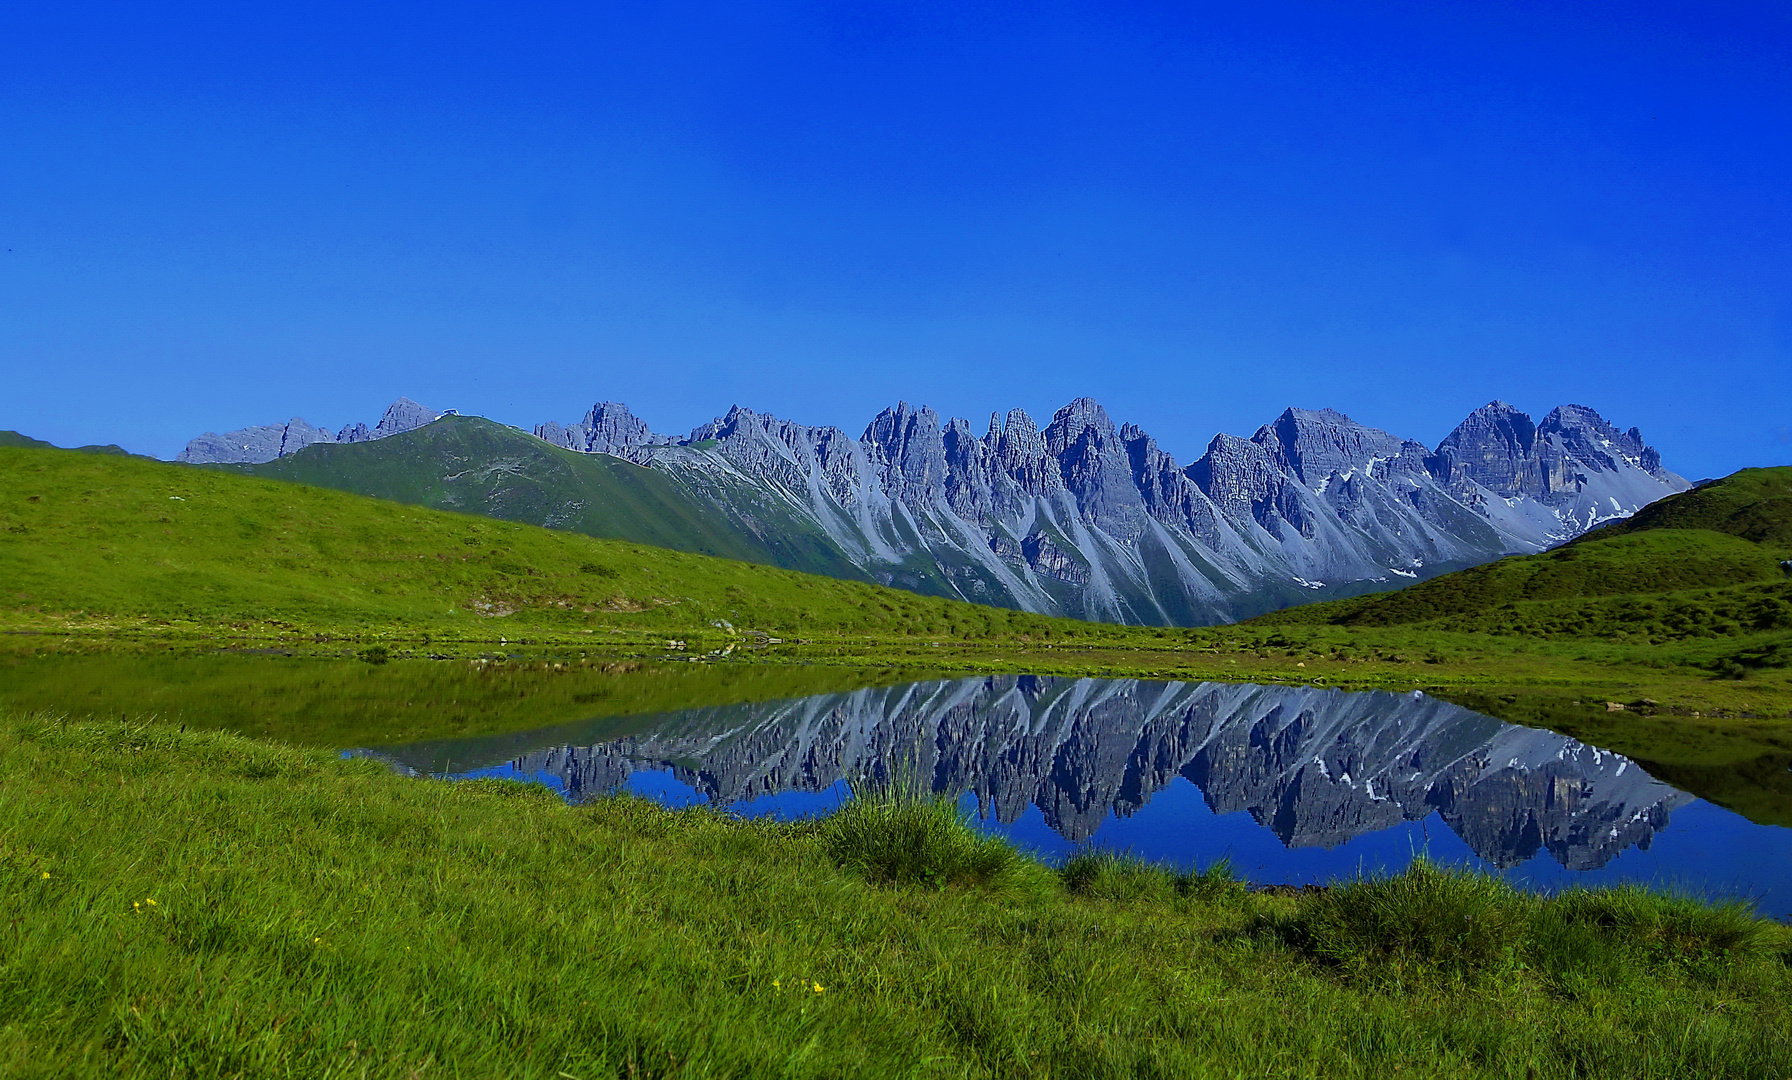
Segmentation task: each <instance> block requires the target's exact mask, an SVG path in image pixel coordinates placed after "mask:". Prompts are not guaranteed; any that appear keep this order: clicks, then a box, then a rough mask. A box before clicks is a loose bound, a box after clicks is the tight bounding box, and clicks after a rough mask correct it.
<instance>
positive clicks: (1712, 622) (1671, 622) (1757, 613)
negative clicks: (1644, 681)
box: [1257, 468, 1792, 643]
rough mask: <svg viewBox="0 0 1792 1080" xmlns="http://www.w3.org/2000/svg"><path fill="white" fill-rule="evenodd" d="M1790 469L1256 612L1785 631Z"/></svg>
mask: <svg viewBox="0 0 1792 1080" xmlns="http://www.w3.org/2000/svg"><path fill="white" fill-rule="evenodd" d="M1788 556H1792V468H1775V469H1748V470H1744V471H1743V472H1740V473H1737V474H1736V475H1734V476H1731V477H1728V478H1726V479H1724V480H1720V481H1717V482H1715V483H1712V484H1708V485H1706V486H1704V487H1701V488H1698V489H1695V490H1693V491H1689V492H1684V493H1682V494H1679V495H1675V496H1671V497H1669V498H1667V499H1663V500H1662V501H1661V502H1658V503H1655V504H1653V505H1652V506H1649V507H1647V508H1645V509H1644V510H1643V511H1642V512H1641V513H1639V514H1638V515H1636V517H1634V518H1632V519H1630V520H1629V521H1625V522H1621V523H1618V524H1615V525H1612V526H1609V527H1607V528H1604V529H1599V530H1596V531H1594V532H1591V533H1588V534H1586V535H1585V536H1582V537H1580V538H1579V539H1577V540H1575V541H1574V542H1573V543H1570V544H1566V545H1563V546H1562V547H1560V548H1557V549H1555V550H1553V551H1548V552H1544V553H1542V554H1539V555H1527V556H1519V557H1514V558H1508V559H1502V560H1500V561H1499V562H1495V563H1489V564H1487V565H1486V566H1478V567H1474V568H1472V569H1469V570H1463V571H1460V572H1457V573H1454V574H1448V575H1445V576H1443V577H1439V578H1434V579H1432V580H1430V581H1425V582H1421V583H1419V584H1416V585H1412V586H1410V587H1408V588H1406V589H1403V590H1401V591H1400V592H1397V593H1386V594H1380V595H1376V596H1369V597H1362V598H1358V599H1353V600H1342V601H1336V602H1333V603H1327V604H1314V605H1312V606H1310V607H1304V608H1296V609H1291V610H1289V611H1283V612H1278V613H1276V614H1275V615H1271V616H1265V617H1264V618H1262V619H1259V620H1257V623H1258V624H1261V625H1277V624H1281V625H1292V624H1321V625H1332V626H1353V627H1391V626H1411V625H1415V624H1424V625H1426V626H1430V627H1433V628H1436V629H1447V630H1453V631H1472V632H1490V633H1512V634H1526V635H1531V636H1542V637H1600V638H1610V637H1613V636H1619V637H1631V638H1638V639H1647V640H1650V641H1653V642H1656V643H1659V642H1662V641H1670V640H1680V639H1683V638H1687V637H1709V636H1724V635H1736V634H1751V633H1760V632H1766V631H1778V630H1792V579H1788V576H1787V574H1786V573H1785V571H1784V570H1782V569H1781V566H1780V563H1781V561H1782V560H1784V559H1786V558H1787V557H1788Z"/></svg>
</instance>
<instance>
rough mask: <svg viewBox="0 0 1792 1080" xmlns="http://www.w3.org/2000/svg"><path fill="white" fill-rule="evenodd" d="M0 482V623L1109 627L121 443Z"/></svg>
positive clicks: (53, 460) (575, 629) (25, 452)
mask: <svg viewBox="0 0 1792 1080" xmlns="http://www.w3.org/2000/svg"><path fill="white" fill-rule="evenodd" d="M0 492H4V496H0V582H4V591H3V592H0V626H4V625H7V624H8V623H10V624H12V625H14V626H18V627H27V626H29V627H42V626H46V625H56V626H87V627H90V628H92V629H96V630H100V629H106V628H115V627H129V626H137V625H145V624H167V625H181V624H190V625H193V626H198V627H214V628H215V627H220V626H225V627H235V628H238V629H242V630H248V629H252V628H255V629H260V630H264V631H265V630H267V629H269V628H270V627H272V628H278V629H283V630H285V631H287V632H294V631H303V632H311V631H313V630H316V631H320V632H321V631H326V630H328V631H332V632H339V631H344V630H347V631H356V630H381V629H386V630H393V631H402V632H406V633H410V634H413V635H414V634H418V633H436V634H447V635H460V636H476V637H481V638H483V639H486V640H489V639H491V638H494V637H497V636H499V635H503V634H508V635H510V636H512V637H515V636H517V635H518V634H519V633H520V632H526V631H528V630H530V629H536V630H542V631H556V632H562V633H583V632H591V633H617V634H624V635H635V636H637V637H672V636H682V635H686V634H705V635H708V636H709V637H711V638H716V637H729V636H732V635H733V634H734V633H735V630H734V629H733V628H732V627H737V628H740V629H742V630H744V629H747V628H752V629H756V630H763V631H767V632H769V633H773V634H778V635H799V634H800V635H805V636H810V637H818V638H849V637H850V638H858V639H863V638H865V637H876V638H920V637H929V636H940V637H953V638H959V639H965V638H971V639H979V640H981V639H1009V640H1013V639H1016V638H1019V637H1027V638H1032V639H1040V638H1056V639H1064V638H1066V637H1088V636H1091V635H1106V636H1113V635H1117V634H1124V633H1125V632H1126V631H1124V630H1123V629H1122V628H1118V627H1104V626H1097V625H1094V624H1087V623H1077V622H1073V621H1071V620H1066V619H1053V618H1046V617H1043V616H1036V615H1028V614H1025V613H1021V612H1015V611H1009V610H1003V609H997V608H987V607H980V606H977V605H973V604H966V603H961V602H955V601H948V600H941V599H936V598H931V597H922V596H917V595H915V594H913V593H907V592H902V591H900V590H896V589H888V588H883V587H879V586H875V585H870V584H866V583H861V582H852V581H841V580H836V579H833V578H826V577H818V576H814V575H809V574H800V573H794V572H791V571H786V570H779V569H775V568H773V567H769V566H764V565H759V564H754V563H749V562H737V561H732V560H727V559H718V558H711V557H707V556H702V555H694V554H688V553H684V552H678V551H670V550H666V549H664V548H657V547H648V546H645V545H642V544H636V543H627V542H621V541H614V540H599V539H594V538H591V537H587V536H581V535H578V534H575V533H568V532H560V531H556V530H550V529H545V528H540V527H536V526H530V525H518V524H512V523H508V522H503V521H494V520H491V519H489V518H482V517H472V516H467V515H462V514H454V513H446V512H442V511H437V510H429V509H424V508H420V507H415V506H405V505H401V504H398V503H394V502H387V501H383V500H379V499H373V498H367V497H364V496H358V495H349V494H344V493H342V492H338V491H330V490H326V489H322V488H315V487H307V486H304V485H300V484H293V483H285V482H281V481H276V480H267V479H261V478H257V477H246V476H240V475H232V474H230V473H227V472H222V471H217V470H209V469H193V468H187V467H183V466H177V465H170V464H166V463H162V462H156V461H150V460H146V459H142V458H134V457H115V456H111V455H99V454H82V453H75V452H71V451H65V450H44V449H21V448H0ZM726 624H732V627H730V626H728V625H726Z"/></svg>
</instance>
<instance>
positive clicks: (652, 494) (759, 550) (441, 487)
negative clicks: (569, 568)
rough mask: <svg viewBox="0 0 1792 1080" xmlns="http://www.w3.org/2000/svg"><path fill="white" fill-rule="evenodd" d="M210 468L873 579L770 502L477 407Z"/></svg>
mask: <svg viewBox="0 0 1792 1080" xmlns="http://www.w3.org/2000/svg"><path fill="white" fill-rule="evenodd" d="M210 467H211V468H222V469H227V470H231V471H237V472H244V473H249V474H251V475H254V476H264V477H268V478H270V479H275V480H292V481H296V482H298V483H303V484H312V485H314V486H317V487H328V488H336V489H338V490H341V491H348V492H353V493H354V494H357V495H372V496H376V497H378V498H382V499H391V500H393V501H395V502H403V503H411V504H414V505H417V506H429V507H433V508H435V509H438V510H457V511H461V512H464V513H471V514H479V515H482V516H485V517H491V518H498V519H500V520H504V521H517V522H523V523H526V524H530V525H545V526H549V527H551V528H555V529H564V530H567V531H569V532H578V533H584V534H586V535H587V536H599V537H604V538H606V539H612V540H632V541H635V542H636V543H641V544H652V545H654V546H656V547H666V548H672V549H673V550H675V551H689V552H694V553H696V554H699V555H717V556H721V557H723V558H729V559H742V560H745V561H747V562H758V563H765V564H767V565H771V566H782V567H784V568H786V569H792V570H802V571H805V572H809V573H818V574H826V575H828V576H829V577H838V578H847V579H850V580H855V581H864V580H867V579H866V577H865V575H864V573H863V572H862V571H860V570H859V569H858V568H857V567H855V566H854V565H853V564H852V563H851V562H850V561H849V560H848V559H847V558H846V556H845V554H844V553H843V552H841V551H840V549H839V547H838V546H837V545H835V544H834V543H833V542H832V541H831V540H829V539H828V537H827V536H826V535H825V534H823V533H821V532H820V531H819V530H818V529H816V528H815V527H814V526H813V525H812V524H809V523H807V522H805V521H803V520H801V519H800V518H799V517H798V516H797V515H795V514H790V513H783V514H778V513H777V511H776V510H775V509H774V510H769V511H768V510H767V509H765V508H763V507H762V508H759V512H760V513H761V514H765V515H767V516H768V518H771V519H770V520H766V521H751V520H743V519H742V517H740V516H739V515H728V514H724V513H720V512H718V511H717V509H716V508H714V507H712V506H710V505H708V504H707V503H704V502H700V501H698V500H697V499H695V498H693V497H692V496H691V495H690V494H688V493H687V492H685V491H684V490H683V489H681V488H680V487H679V485H678V484H676V483H675V482H674V481H673V480H672V479H671V478H669V477H668V476H666V475H664V474H662V473H660V472H658V471H656V470H653V469H648V468H643V467H642V466H639V465H635V464H632V463H631V462H628V461H624V460H623V459H621V458H618V457H612V456H610V455H608V454H580V453H576V452H574V451H571V450H566V449H563V448H561V447H558V446H553V445H550V444H548V443H545V442H543V441H542V440H540V439H537V438H535V437H534V436H532V435H528V434H525V433H524V432H521V431H518V430H517V429H515V428H512V427H508V426H506V425H504V424H499V423H496V422H494V421H491V420H486V419H483V418H481V417H477V416H445V417H443V418H442V419H440V420H438V421H436V422H435V423H432V424H426V425H424V426H423V427H420V428H418V429H416V430H414V431H407V432H404V433H403V434H400V435H394V436H391V437H390V438H386V439H380V440H378V441H377V442H365V443H347V444H338V443H317V444H315V445H312V446H308V447H306V448H305V449H303V450H301V451H299V452H298V453H296V454H293V455H290V456H288V457H283V458H280V459H278V460H276V461H270V462H267V463H265V464H261V465H226V466H210ZM771 515H776V516H775V517H771Z"/></svg>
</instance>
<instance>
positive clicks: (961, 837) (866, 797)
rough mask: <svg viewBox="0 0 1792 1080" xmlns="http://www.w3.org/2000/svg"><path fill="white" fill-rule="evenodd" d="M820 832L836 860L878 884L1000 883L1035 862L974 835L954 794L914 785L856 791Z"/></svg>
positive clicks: (1010, 880)
mask: <svg viewBox="0 0 1792 1080" xmlns="http://www.w3.org/2000/svg"><path fill="white" fill-rule="evenodd" d="M817 832H818V833H819V835H820V837H821V841H822V844H823V846H824V847H825V848H826V850H827V853H828V855H829V856H830V857H831V858H832V859H833V860H834V861H835V862H837V863H839V864H840V865H841V866H846V867H850V868H852V869H855V870H857V871H859V872H860V873H862V874H864V875H865V877H866V878H867V879H868V880H870V881H872V882H875V883H877V884H887V885H925V886H929V887H932V888H938V889H944V888H946V887H947V886H951V885H969V886H1004V885H1011V884H1016V883H1018V882H1020V881H1021V880H1022V879H1024V878H1026V877H1028V876H1029V872H1030V871H1033V870H1034V869H1035V867H1037V864H1036V863H1035V862H1034V861H1033V860H1032V859H1030V858H1028V857H1027V856H1026V855H1024V854H1022V853H1021V852H1020V851H1019V850H1018V849H1016V848H1015V847H1014V845H1012V844H1010V843H1009V842H1008V841H1007V840H1004V839H1002V838H1001V837H996V836H988V835H986V834H984V833H981V832H979V831H978V830H977V828H976V826H975V825H974V824H973V823H972V821H971V818H970V815H969V814H967V813H966V812H965V811H963V810H961V809H960V808H959V806H958V804H957V802H956V801H955V800H953V799H952V798H950V797H948V796H945V795H937V794H934V793H932V792H927V791H921V790H918V789H917V788H916V787H915V786H913V785H888V786H883V787H877V788H871V789H866V790H862V791H856V792H854V794H853V797H852V798H851V799H850V800H848V801H847V802H846V803H845V804H844V805H842V806H841V807H840V809H838V810H836V811H834V813H832V814H830V815H828V816H827V817H826V818H823V819H822V820H821V821H820V822H819V824H818V825H817Z"/></svg>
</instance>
